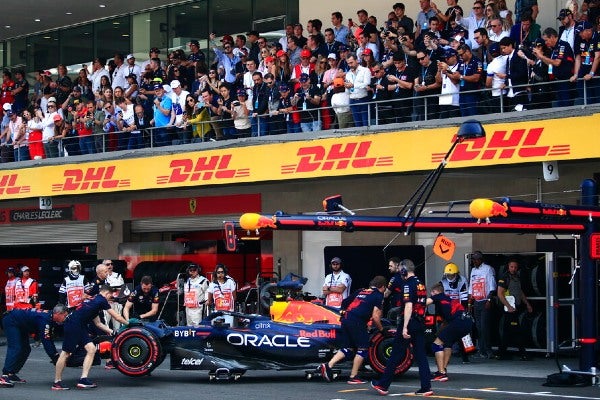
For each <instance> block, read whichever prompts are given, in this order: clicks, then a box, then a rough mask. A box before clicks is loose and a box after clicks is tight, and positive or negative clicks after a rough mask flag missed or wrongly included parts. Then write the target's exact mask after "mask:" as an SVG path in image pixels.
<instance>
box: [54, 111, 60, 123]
mask: <svg viewBox="0 0 600 400" xmlns="http://www.w3.org/2000/svg"><path fill="white" fill-rule="evenodd" d="M52 119H53V120H54V122H58V121H62V117H61V116H60V114H58V113H56V114H54V118H52Z"/></svg>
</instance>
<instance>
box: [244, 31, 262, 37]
mask: <svg viewBox="0 0 600 400" xmlns="http://www.w3.org/2000/svg"><path fill="white" fill-rule="evenodd" d="M250 35H252V36H256V37H258V36H260V33H258V31H250V32H248V33H246V36H250Z"/></svg>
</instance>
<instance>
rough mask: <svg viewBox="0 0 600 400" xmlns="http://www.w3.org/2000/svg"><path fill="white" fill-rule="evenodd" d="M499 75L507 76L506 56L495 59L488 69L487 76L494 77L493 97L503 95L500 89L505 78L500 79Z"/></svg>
mask: <svg viewBox="0 0 600 400" xmlns="http://www.w3.org/2000/svg"><path fill="white" fill-rule="evenodd" d="M498 74H506V56H499V57H496V58H494V59H493V60H492V61H491V62H490V63H489V64H488V67H487V76H491V77H492V89H493V90H492V96H493V97H498V96H500V95H501V94H502V90H501V89H500V88H501V87H502V85H503V84H504V78H500V77H498Z"/></svg>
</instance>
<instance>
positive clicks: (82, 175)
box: [52, 165, 131, 192]
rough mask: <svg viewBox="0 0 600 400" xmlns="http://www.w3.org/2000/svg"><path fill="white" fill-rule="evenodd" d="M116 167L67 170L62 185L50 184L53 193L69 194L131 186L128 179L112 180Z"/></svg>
mask: <svg viewBox="0 0 600 400" xmlns="http://www.w3.org/2000/svg"><path fill="white" fill-rule="evenodd" d="M116 168H117V167H115V166H114V165H111V166H109V167H98V168H84V169H68V170H66V171H65V172H64V174H63V176H64V177H65V178H66V179H65V181H64V183H58V184H52V191H53V192H70V191H76V190H88V189H116V188H126V187H129V186H130V185H131V181H130V180H129V179H113V176H114V174H115V170H116Z"/></svg>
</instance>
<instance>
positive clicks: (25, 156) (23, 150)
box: [13, 146, 29, 161]
mask: <svg viewBox="0 0 600 400" xmlns="http://www.w3.org/2000/svg"><path fill="white" fill-rule="evenodd" d="M13 152H14V154H15V161H27V160H29V146H21V147H19V148H17V147H15V148H14V149H13Z"/></svg>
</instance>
